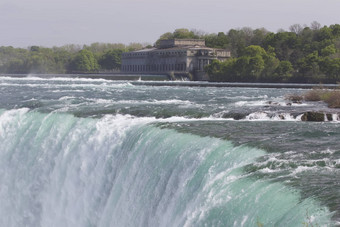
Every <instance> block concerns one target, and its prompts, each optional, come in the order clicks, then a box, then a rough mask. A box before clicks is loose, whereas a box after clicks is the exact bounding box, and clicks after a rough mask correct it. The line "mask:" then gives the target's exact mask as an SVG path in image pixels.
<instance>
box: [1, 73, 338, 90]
mask: <svg viewBox="0 0 340 227" xmlns="http://www.w3.org/2000/svg"><path fill="white" fill-rule="evenodd" d="M0 76H4V77H14V78H26V77H28V78H29V77H39V78H46V79H50V78H83V79H84V78H85V79H86V78H87V79H105V80H125V81H130V83H131V84H133V85H136V86H139V85H142V86H172V87H176V86H177V87H242V88H295V89H312V88H328V89H335V88H338V87H339V84H298V83H297V84H294V83H247V82H208V81H170V80H165V79H166V76H165V75H145V74H144V75H143V74H112V73H107V74H95V73H93V74H0Z"/></svg>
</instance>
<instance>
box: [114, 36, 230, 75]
mask: <svg viewBox="0 0 340 227" xmlns="http://www.w3.org/2000/svg"><path fill="white" fill-rule="evenodd" d="M229 57H230V52H229V51H227V50H224V49H215V48H208V47H206V46H205V41H204V40H201V39H170V40H161V41H160V44H159V47H158V48H151V49H143V50H138V51H132V52H127V53H123V54H122V66H121V71H122V72H124V73H133V74H135V73H140V74H167V75H175V76H176V75H181V76H183V75H184V76H188V77H189V78H191V79H194V80H207V79H208V77H207V75H205V73H204V66H206V65H208V64H210V63H211V61H212V60H213V59H218V60H220V61H224V60H226V59H228V58H229Z"/></svg>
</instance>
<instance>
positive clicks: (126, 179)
mask: <svg viewBox="0 0 340 227" xmlns="http://www.w3.org/2000/svg"><path fill="white" fill-rule="evenodd" d="M171 83H176V82H171ZM304 91H305V90H303V89H299V88H280V89H277V88H247V87H200V86H195V87H190V86H153V85H152V83H150V84H148V82H145V81H143V82H140V83H139V82H138V81H134V82H131V81H111V80H104V79H85V78H65V77H64V78H57V77H45V78H44V77H43V76H42V77H34V76H30V77H20V78H19V77H9V76H0V226H9V227H10V226H18V227H19V226H32V227H33V226H34V227H38V226H42V227H45V226H63V227H64V226H72V227H73V226H79V227H87V226H88V227H92V226H235V227H238V226H339V225H340V143H339V138H340V124H339V123H340V121H339V120H336V118H337V117H339V116H334V119H335V120H333V121H326V122H302V121H301V114H302V113H303V112H305V111H315V110H317V111H326V112H327V111H332V110H330V109H328V107H327V106H326V105H325V104H324V103H320V102H304V103H300V104H299V103H290V102H289V101H287V100H286V99H285V97H287V95H289V94H301V93H303V92H304Z"/></svg>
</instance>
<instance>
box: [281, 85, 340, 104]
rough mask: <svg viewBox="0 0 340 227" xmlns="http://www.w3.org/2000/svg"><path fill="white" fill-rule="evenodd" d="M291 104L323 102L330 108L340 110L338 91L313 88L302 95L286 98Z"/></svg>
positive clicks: (339, 93)
mask: <svg viewBox="0 0 340 227" xmlns="http://www.w3.org/2000/svg"><path fill="white" fill-rule="evenodd" d="M287 98H288V99H289V100H290V101H292V102H301V101H303V100H304V101H324V102H326V103H327V105H328V107H330V108H340V89H321V88H315V89H312V90H310V91H307V92H305V93H304V94H302V95H295V94H294V95H290V96H288V97H287Z"/></svg>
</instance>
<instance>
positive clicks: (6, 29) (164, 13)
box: [0, 0, 340, 47]
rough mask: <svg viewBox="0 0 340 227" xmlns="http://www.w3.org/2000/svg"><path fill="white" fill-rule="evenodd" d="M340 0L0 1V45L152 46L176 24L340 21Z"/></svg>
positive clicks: (220, 27) (221, 26) (217, 26)
mask: <svg viewBox="0 0 340 227" xmlns="http://www.w3.org/2000/svg"><path fill="white" fill-rule="evenodd" d="M339 9H340V0H322V1H321V0H0V46H13V47H29V46H32V45H38V46H45V47H52V46H62V45H66V44H79V45H84V44H91V43H95V42H101V43H123V44H129V43H133V42H138V43H148V44H153V43H154V42H155V41H156V40H157V39H158V38H159V37H160V36H161V35H162V34H164V33H166V32H173V31H174V30H175V29H177V28H188V29H196V30H202V31H204V32H207V33H218V32H228V31H229V30H230V29H238V28H242V27H251V28H253V29H256V28H266V29H267V30H269V31H272V32H277V31H278V30H279V29H284V30H289V26H290V25H293V24H301V25H307V26H309V25H310V24H311V23H312V22H313V21H317V22H319V23H320V24H321V25H322V26H323V25H327V26H329V25H331V24H340V13H339V12H340V11H339Z"/></svg>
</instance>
